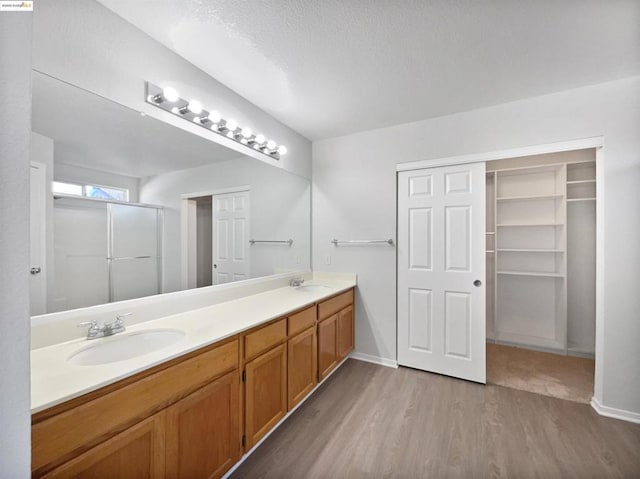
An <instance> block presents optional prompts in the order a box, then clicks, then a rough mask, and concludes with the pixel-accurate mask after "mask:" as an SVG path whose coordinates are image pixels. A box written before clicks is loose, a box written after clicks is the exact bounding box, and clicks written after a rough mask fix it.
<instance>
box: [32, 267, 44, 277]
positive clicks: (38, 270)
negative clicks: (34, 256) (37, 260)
mask: <svg viewBox="0 0 640 479" xmlns="http://www.w3.org/2000/svg"><path fill="white" fill-rule="evenodd" d="M40 271H42V270H41V269H40V266H38V267H36V268H31V270H30V271H29V272H30V273H31V274H33V275H36V274H40Z"/></svg>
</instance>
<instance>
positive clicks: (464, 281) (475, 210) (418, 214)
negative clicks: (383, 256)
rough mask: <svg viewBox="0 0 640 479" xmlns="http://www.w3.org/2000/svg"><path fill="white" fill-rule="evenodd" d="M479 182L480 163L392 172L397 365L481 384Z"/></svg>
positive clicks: (482, 273)
mask: <svg viewBox="0 0 640 479" xmlns="http://www.w3.org/2000/svg"><path fill="white" fill-rule="evenodd" d="M485 187H486V183H485V165H484V163H476V164H470V165H456V166H448V167H439V168H429V169H425V170H417V171H406V172H401V173H399V174H398V363H399V364H401V365H405V366H410V367H414V368H418V369H424V370H427V371H433V372H437V373H441V374H447V375H450V376H454V377H459V378H463V379H469V380H472V381H477V382H482V383H484V382H485V376H486V371H485V367H486V366H485V354H486V353H485V336H486V329H485V314H486V311H485V286H484V282H485V253H484V252H485V234H484V227H485V201H486V198H485ZM476 280H479V282H477V283H474V282H475V281H476Z"/></svg>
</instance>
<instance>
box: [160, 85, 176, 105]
mask: <svg viewBox="0 0 640 479" xmlns="http://www.w3.org/2000/svg"><path fill="white" fill-rule="evenodd" d="M162 96H163V97H164V99H165V100H167V101H168V102H169V103H175V102H176V101H177V100H178V98H180V95H178V92H177V91H176V89H175V88H172V87H170V86H168V87H166V88H164V89H163V90H162Z"/></svg>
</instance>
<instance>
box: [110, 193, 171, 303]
mask: <svg viewBox="0 0 640 479" xmlns="http://www.w3.org/2000/svg"><path fill="white" fill-rule="evenodd" d="M161 215H162V212H161V210H159V209H157V208H154V207H146V206H137V205H123V204H113V203H110V204H109V236H110V241H109V249H110V251H109V268H110V284H109V297H110V301H122V300H125V299H133V298H140V297H143V296H150V295H153V294H158V293H160V290H161V264H162V263H161V261H162V257H161V251H162V245H161V219H162V217H161Z"/></svg>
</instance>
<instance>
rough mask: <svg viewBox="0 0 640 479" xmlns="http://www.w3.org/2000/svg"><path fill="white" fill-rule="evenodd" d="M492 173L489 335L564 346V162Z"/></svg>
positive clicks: (508, 340) (551, 346) (541, 345)
mask: <svg viewBox="0 0 640 479" xmlns="http://www.w3.org/2000/svg"><path fill="white" fill-rule="evenodd" d="M491 175H492V177H493V178H492V179H491V182H492V185H493V188H492V195H493V198H492V200H493V201H492V202H493V205H494V206H493V221H494V225H495V228H494V232H495V234H494V235H493V236H494V245H495V253H494V254H493V256H492V257H488V258H487V259H488V262H489V261H490V260H491V259H493V265H492V267H489V268H488V269H489V270H492V271H493V274H494V279H493V285H492V286H493V288H492V289H493V291H492V292H493V327H492V328H490V329H492V336H493V339H495V340H496V341H497V342H505V343H514V344H522V345H527V346H532V347H538V348H545V349H554V350H565V349H566V329H567V315H566V274H567V273H566V227H565V226H566V204H567V203H566V199H567V197H566V167H565V165H542V166H527V167H521V168H510V169H502V170H497V171H495V172H492V173H491ZM489 181H490V180H489V179H488V182H489ZM488 302H491V301H488Z"/></svg>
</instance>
